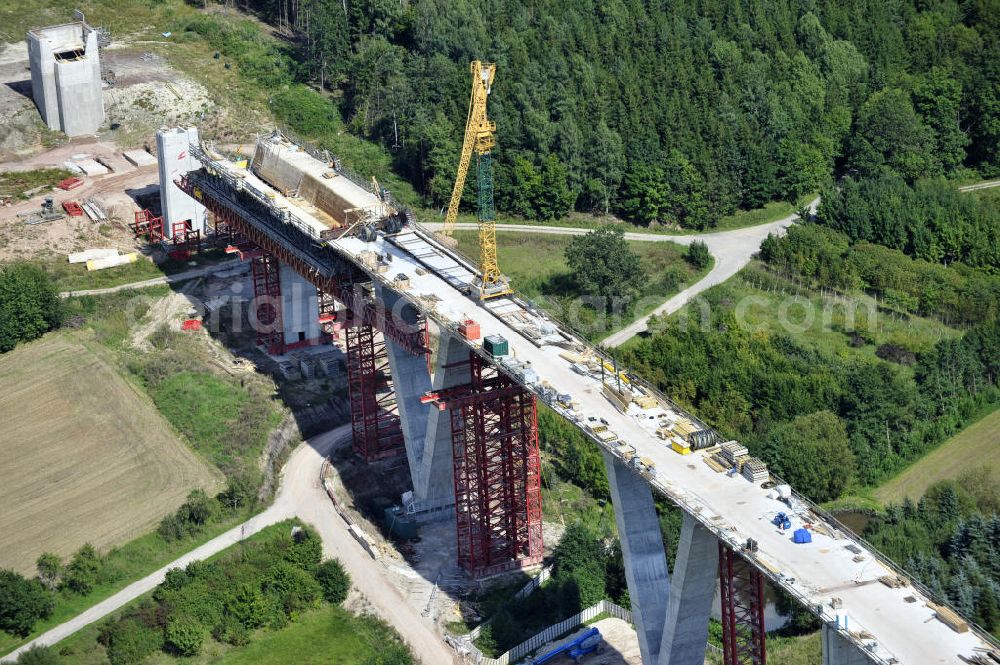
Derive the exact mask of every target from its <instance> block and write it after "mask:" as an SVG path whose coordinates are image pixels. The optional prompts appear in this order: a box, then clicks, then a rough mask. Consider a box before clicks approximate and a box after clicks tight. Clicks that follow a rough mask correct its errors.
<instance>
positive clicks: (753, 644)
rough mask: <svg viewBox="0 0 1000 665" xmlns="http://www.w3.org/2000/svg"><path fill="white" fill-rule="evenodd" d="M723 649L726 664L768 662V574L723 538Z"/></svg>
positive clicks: (760, 664)
mask: <svg viewBox="0 0 1000 665" xmlns="http://www.w3.org/2000/svg"><path fill="white" fill-rule="evenodd" d="M719 582H720V588H721V596H722V651H723V659H722V660H723V663H725V665H766V663H767V649H766V646H765V633H764V575H763V574H762V573H761V572H760V571H759V570H757V569H756V568H754V567H753V566H752V565H750V563H749V562H748V561H747V560H746V559H744V558H743V556H742V555H740V554H738V553H736V552H734V551H733V550H732V549H730V548H729V546H728V545H726V544H725V543H723V542H719Z"/></svg>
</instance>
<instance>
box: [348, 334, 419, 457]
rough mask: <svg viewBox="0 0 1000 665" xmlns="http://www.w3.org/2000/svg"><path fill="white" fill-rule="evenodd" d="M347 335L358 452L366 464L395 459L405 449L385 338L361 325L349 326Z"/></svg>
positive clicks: (352, 410)
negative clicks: (390, 458)
mask: <svg viewBox="0 0 1000 665" xmlns="http://www.w3.org/2000/svg"><path fill="white" fill-rule="evenodd" d="M344 334H345V338H346V340H347V385H348V389H349V391H350V396H351V431H352V433H353V434H354V451H355V452H356V453H357V454H358V455H359V456H361V458H362V459H364V460H365V461H366V462H373V461H375V460H380V459H386V458H389V457H395V456H396V455H399V454H401V453H403V451H404V450H405V447H404V443H403V430H402V428H401V427H400V420H399V413H398V411H397V410H396V393H395V391H394V390H393V387H392V379H391V378H390V377H391V374H390V371H389V357H388V354H387V353H386V349H385V338H384V337H383V336H382V334H381V333H379V332H378V331H377V330H376V329H375V328H373V327H372V326H369V325H366V324H363V323H361V322H360V321H355V322H353V323H352V324H351V325H348V327H347V328H346V330H345V331H344Z"/></svg>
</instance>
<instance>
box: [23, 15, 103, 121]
mask: <svg viewBox="0 0 1000 665" xmlns="http://www.w3.org/2000/svg"><path fill="white" fill-rule="evenodd" d="M27 42H28V62H29V65H30V67H31V96H32V98H33V99H34V100H35V105H36V106H37V107H38V112H39V113H40V114H41V116H42V121H44V122H45V124H46V125H48V127H49V129H54V130H59V131H62V132H64V133H65V134H66V135H67V136H81V135H83V134H93V133H95V132H96V131H97V130H98V129H99V128H100V126H101V125H102V124H104V99H103V97H102V95H101V60H100V53H99V51H98V45H97V31H96V30H94V29H93V28H91V27H90V26H89V25H87V24H86V23H84V22H82V21H79V22H76V23H66V24H65V25H54V26H51V27H48V28H38V29H36V30H29V31H28V34H27Z"/></svg>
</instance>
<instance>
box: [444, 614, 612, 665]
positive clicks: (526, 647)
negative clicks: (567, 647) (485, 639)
mask: <svg viewBox="0 0 1000 665" xmlns="http://www.w3.org/2000/svg"><path fill="white" fill-rule="evenodd" d="M601 614H608V615H610V616H613V617H615V618H616V619H621V620H622V621H627V622H629V623H632V613H631V612H629V611H628V610H626V609H625V608H624V607H620V606H618V605H615V604H614V603H612V602H610V601H607V600H602V601H601V602H599V603H597V604H596V605H593V606H591V607H588V608H587V609H585V610H583V611H582V612H578V613H577V614H574V615H573V616H571V617H569V618H568V619H564V620H562V621H560V622H559V623H556V624H553V625H551V626H549V627H548V628H546V629H545V630H543V631H542V632H540V633H538V634H536V635H532V636H531V637H530V638H528V639H527V640H525V641H524V642H521V643H520V644H518V645H517V646H516V647H514V648H513V649H511V650H510V651H508V652H507V653H502V654H500V656H499V657H497V658H489V657H487V656H485V655H483V652H481V651H480V650H479V649H478V648H476V645H475V644H473V643H472V641H473V640H474V639H476V638H477V637H478V636H479V631H480V629H481V628H482V626H481V625H480V626H476V628H475V629H474V630H473V631H472V632H470V633H469V634H467V635H463V636H462V637H460V638H455V639H452V640H449V641H450V642H452V646H454V647H455V648H456V649H457V650H458V651H459V652H460V653H463V654H464V655H465V657H466V660H467V661H468V662H470V663H475V664H476V665H510V664H511V663H516V662H517V661H518V659H519V658H521V656H524V655H527V654H529V653H531V652H532V651H534V650H535V649H537V648H538V647H540V646H542V645H543V644H545V643H547V642H551V641H552V640H554V639H556V638H558V637H560V636H562V635H564V634H566V633H568V632H569V631H571V630H573V629H574V628H577V627H579V626H580V625H581V624H584V623H586V622H588V621H590V620H592V619H594V618H596V617H598V616H600V615H601Z"/></svg>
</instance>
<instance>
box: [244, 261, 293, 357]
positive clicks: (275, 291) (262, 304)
mask: <svg viewBox="0 0 1000 665" xmlns="http://www.w3.org/2000/svg"><path fill="white" fill-rule="evenodd" d="M250 274H251V277H252V279H253V295H254V299H253V307H254V313H255V320H254V321H253V323H254V326H255V327H256V329H257V345H258V346H263V347H264V348H266V349H267V352H268V353H273V354H282V353H284V352H285V330H284V325H283V323H282V320H281V272H280V265H279V264H278V259H277V258H276V257H275V256H274V255H273V254H267V253H262V254H260V255H258V256H255V257H254V258H252V259H251V260H250Z"/></svg>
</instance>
